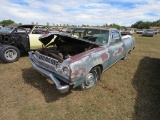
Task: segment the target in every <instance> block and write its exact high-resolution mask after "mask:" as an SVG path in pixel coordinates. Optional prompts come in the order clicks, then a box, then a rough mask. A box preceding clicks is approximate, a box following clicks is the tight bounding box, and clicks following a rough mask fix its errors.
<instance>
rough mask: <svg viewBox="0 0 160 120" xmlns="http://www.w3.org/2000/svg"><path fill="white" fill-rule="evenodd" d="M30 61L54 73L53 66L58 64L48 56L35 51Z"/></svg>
mask: <svg viewBox="0 0 160 120" xmlns="http://www.w3.org/2000/svg"><path fill="white" fill-rule="evenodd" d="M32 59H33V61H34V62H35V63H36V64H37V65H38V66H40V67H42V68H44V69H47V70H49V71H51V72H56V69H55V65H56V64H57V63H58V61H57V60H55V59H53V58H50V57H48V56H44V55H42V54H40V53H39V52H37V51H36V52H35V54H34V55H33V57H32Z"/></svg>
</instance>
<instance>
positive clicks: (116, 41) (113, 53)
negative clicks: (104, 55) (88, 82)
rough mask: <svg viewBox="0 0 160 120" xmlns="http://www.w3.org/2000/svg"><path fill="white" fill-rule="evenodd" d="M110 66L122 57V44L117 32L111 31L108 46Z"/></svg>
mask: <svg viewBox="0 0 160 120" xmlns="http://www.w3.org/2000/svg"><path fill="white" fill-rule="evenodd" d="M109 52H110V57H111V58H110V64H113V63H115V62H117V61H118V60H120V59H121V58H122V57H123V56H124V49H123V42H122V39H121V36H120V34H119V32H118V31H116V30H115V31H112V35H111V41H110V45H109Z"/></svg>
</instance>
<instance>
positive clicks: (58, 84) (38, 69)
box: [29, 52, 69, 93]
mask: <svg viewBox="0 0 160 120" xmlns="http://www.w3.org/2000/svg"><path fill="white" fill-rule="evenodd" d="M29 56H30V61H31V64H32V66H33V68H34V69H36V70H37V71H38V72H40V73H42V74H45V75H46V76H48V77H50V78H51V80H52V81H53V82H54V83H55V85H56V88H57V89H58V90H59V91H60V92H61V93H65V92H68V90H69V85H63V86H62V85H61V84H60V81H59V80H57V78H56V77H55V76H54V75H53V73H52V72H50V71H47V70H45V69H43V68H41V67H39V66H37V65H36V64H35V63H34V62H33V61H32V53H31V52H29Z"/></svg>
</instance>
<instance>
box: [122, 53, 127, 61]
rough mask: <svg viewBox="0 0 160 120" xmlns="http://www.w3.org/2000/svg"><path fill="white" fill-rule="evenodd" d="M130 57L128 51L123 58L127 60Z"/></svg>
mask: <svg viewBox="0 0 160 120" xmlns="http://www.w3.org/2000/svg"><path fill="white" fill-rule="evenodd" d="M127 57H128V52H127V53H126V54H125V55H124V57H123V58H122V60H126V59H127Z"/></svg>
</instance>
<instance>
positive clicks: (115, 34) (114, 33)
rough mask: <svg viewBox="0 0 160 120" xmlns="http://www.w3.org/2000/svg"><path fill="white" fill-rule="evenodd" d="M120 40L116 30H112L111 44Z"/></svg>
mask: <svg viewBox="0 0 160 120" xmlns="http://www.w3.org/2000/svg"><path fill="white" fill-rule="evenodd" d="M119 42H121V36H120V34H119V33H118V32H112V40H111V44H116V43H119Z"/></svg>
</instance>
